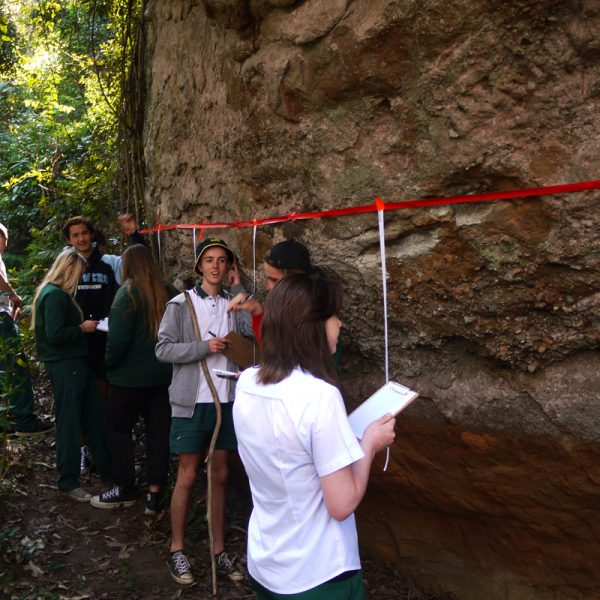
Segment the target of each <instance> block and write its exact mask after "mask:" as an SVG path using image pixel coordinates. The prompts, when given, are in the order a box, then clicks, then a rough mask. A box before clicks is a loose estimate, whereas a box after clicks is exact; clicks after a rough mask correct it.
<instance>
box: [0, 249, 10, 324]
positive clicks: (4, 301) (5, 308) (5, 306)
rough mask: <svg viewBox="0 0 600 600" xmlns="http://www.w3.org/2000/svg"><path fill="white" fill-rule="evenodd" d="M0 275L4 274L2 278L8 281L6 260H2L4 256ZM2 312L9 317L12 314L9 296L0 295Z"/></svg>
mask: <svg viewBox="0 0 600 600" xmlns="http://www.w3.org/2000/svg"><path fill="white" fill-rule="evenodd" d="M0 273H2V277H4V279H5V280H6V281H8V273H7V272H6V265H5V264H4V260H2V254H0ZM0 312H6V313H8V314H9V315H10V314H12V306H11V302H10V300H9V299H8V294H2V295H0Z"/></svg>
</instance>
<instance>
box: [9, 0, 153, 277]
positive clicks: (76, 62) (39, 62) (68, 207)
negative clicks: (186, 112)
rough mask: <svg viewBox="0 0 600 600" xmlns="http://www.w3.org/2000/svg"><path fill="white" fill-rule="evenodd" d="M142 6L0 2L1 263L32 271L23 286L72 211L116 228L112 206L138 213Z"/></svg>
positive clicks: (55, 247) (49, 253) (123, 1)
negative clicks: (136, 64) (135, 63)
mask: <svg viewBox="0 0 600 600" xmlns="http://www.w3.org/2000/svg"><path fill="white" fill-rule="evenodd" d="M141 10H142V2H141V1H140V2H138V1H136V0H129V1H128V0H114V1H109V0H107V1H102V0H99V1H91V0H88V1H78V0H41V1H32V0H16V1H9V0H0V122H1V126H0V221H1V222H3V223H5V224H6V225H7V227H8V228H9V231H10V246H9V249H8V251H7V255H6V259H7V261H6V262H7V264H8V265H9V266H11V265H12V266H15V265H17V264H18V263H20V262H23V264H22V265H20V264H19V266H22V267H23V268H24V269H25V271H26V272H27V273H28V276H27V278H25V277H23V275H24V273H21V276H22V277H21V278H22V283H26V281H25V280H26V279H27V280H28V281H31V282H32V283H33V282H35V280H36V279H38V275H39V273H38V272H37V271H39V270H42V271H43V270H44V269H45V267H46V266H47V264H48V262H49V261H50V260H51V259H52V258H53V256H54V255H55V253H56V252H57V251H59V249H60V248H61V247H62V246H63V245H64V242H63V240H62V239H61V235H60V226H61V224H62V223H63V222H64V221H65V220H66V219H67V218H68V217H69V216H72V215H74V214H85V215H87V216H89V217H91V218H92V219H94V220H95V221H97V222H99V223H107V224H110V225H111V226H112V224H113V222H114V220H115V219H114V217H115V215H116V213H117V212H119V211H125V210H127V211H132V212H136V213H137V212H138V211H137V208H136V191H135V189H134V186H133V184H132V183H131V181H132V179H133V178H134V177H133V176H132V168H131V164H132V160H131V157H132V154H135V150H133V151H132V147H135V141H133V142H132V140H135V135H136V133H135V132H136V117H132V114H134V111H133V110H132V94H131V85H134V86H135V85H136V82H135V81H133V78H132V75H131V73H132V56H133V53H134V49H135V45H136V35H137V31H138V30H139V28H138V23H139V18H140V15H141ZM138 87H139V86H138ZM134 96H135V94H134ZM106 233H107V234H109V235H108V236H107V237H109V239H110V235H111V234H113V230H111V229H110V228H109V231H106ZM17 256H18V257H19V259H17ZM32 271H33V272H32Z"/></svg>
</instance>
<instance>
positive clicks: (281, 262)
mask: <svg viewBox="0 0 600 600" xmlns="http://www.w3.org/2000/svg"><path fill="white" fill-rule="evenodd" d="M265 262H266V263H267V264H269V265H271V266H272V267H275V268H276V269H295V270H298V271H302V272H304V273H306V274H308V275H310V274H311V273H313V272H314V271H315V268H314V267H313V266H312V265H311V264H310V253H309V252H308V248H307V247H306V246H305V245H304V244H301V243H300V242H297V241H296V240H285V242H279V243H278V244H275V245H274V246H273V247H272V248H271V250H269V253H268V254H267V256H266V257H265Z"/></svg>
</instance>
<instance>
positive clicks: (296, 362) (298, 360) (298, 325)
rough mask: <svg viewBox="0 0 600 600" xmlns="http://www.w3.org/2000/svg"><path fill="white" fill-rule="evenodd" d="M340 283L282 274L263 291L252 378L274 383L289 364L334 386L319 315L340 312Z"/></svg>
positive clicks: (323, 317) (289, 368)
mask: <svg viewBox="0 0 600 600" xmlns="http://www.w3.org/2000/svg"><path fill="white" fill-rule="evenodd" d="M342 303H343V291H342V286H341V284H340V283H339V282H337V281H332V280H331V279H326V278H324V277H322V276H318V275H312V276H311V275H305V274H294V275H288V276H287V277H284V278H283V279H282V280H281V281H280V282H279V283H278V284H277V285H276V286H275V287H274V288H273V290H272V291H271V292H270V293H269V295H268V297H267V303H266V306H265V316H264V318H263V322H262V361H261V365H260V368H259V371H258V381H259V382H260V383H262V384H269V383H278V382H279V381H282V380H283V379H285V378H286V377H287V376H288V375H289V374H290V373H291V372H292V370H293V369H294V368H295V367H300V368H301V369H302V370H304V371H308V372H310V373H311V374H312V375H313V376H315V377H318V378H319V379H323V380H324V381H327V382H328V383H331V384H333V385H336V386H337V376H336V372H335V366H334V363H333V357H332V355H331V350H330V348H329V344H328V342H327V333H326V331H325V321H327V319H329V317H331V316H333V315H337V314H339V313H340V311H341V309H342Z"/></svg>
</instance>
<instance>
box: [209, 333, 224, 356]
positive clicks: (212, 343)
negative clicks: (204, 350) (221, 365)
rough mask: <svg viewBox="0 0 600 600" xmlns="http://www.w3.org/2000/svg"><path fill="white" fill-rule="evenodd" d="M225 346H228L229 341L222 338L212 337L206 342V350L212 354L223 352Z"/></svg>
mask: <svg viewBox="0 0 600 600" xmlns="http://www.w3.org/2000/svg"><path fill="white" fill-rule="evenodd" d="M227 346H229V340H227V339H226V338H224V337H214V338H211V339H210V340H208V349H209V350H210V351H211V352H212V353H213V354H216V353H217V352H223V350H225V348H227Z"/></svg>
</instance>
